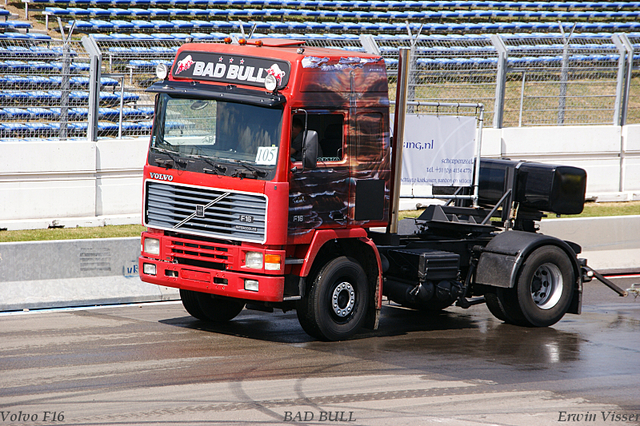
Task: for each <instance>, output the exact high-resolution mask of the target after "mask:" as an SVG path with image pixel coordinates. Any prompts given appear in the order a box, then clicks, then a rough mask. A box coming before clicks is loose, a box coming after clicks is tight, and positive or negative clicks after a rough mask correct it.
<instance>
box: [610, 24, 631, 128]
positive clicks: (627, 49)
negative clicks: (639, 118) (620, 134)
mask: <svg viewBox="0 0 640 426" xmlns="http://www.w3.org/2000/svg"><path fill="white" fill-rule="evenodd" d="M611 39H612V41H613V44H615V45H616V47H617V48H618V52H619V54H620V58H619V59H618V76H617V81H616V101H615V108H614V112H613V124H614V125H615V126H624V125H625V123H626V121H627V109H628V108H629V90H630V88H631V73H632V71H633V53H634V49H633V45H632V44H631V42H630V41H629V38H628V37H627V35H626V34H614V35H613V36H611Z"/></svg>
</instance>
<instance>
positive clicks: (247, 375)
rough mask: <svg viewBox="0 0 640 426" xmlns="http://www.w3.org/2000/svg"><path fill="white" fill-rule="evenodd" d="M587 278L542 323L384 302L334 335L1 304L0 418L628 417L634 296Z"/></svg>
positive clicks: (635, 332)
mask: <svg viewBox="0 0 640 426" xmlns="http://www.w3.org/2000/svg"><path fill="white" fill-rule="evenodd" d="M615 281H616V283H617V284H618V285H620V286H622V287H624V288H627V287H629V286H630V284H631V283H632V282H638V281H640V277H632V278H619V279H616V280H615ZM585 286H586V288H585V295H584V296H585V297H584V307H583V313H582V315H580V316H575V315H567V316H566V317H565V318H564V319H563V320H562V321H561V322H559V323H558V324H556V325H555V326H553V327H550V328H542V329H533V328H520V327H515V326H510V325H506V324H502V323H500V322H499V321H497V320H496V319H495V318H493V317H492V316H491V315H490V314H489V312H488V310H487V308H486V307H485V306H482V305H480V306H473V307H471V308H470V309H468V310H462V309H460V308H448V309H447V310H446V311H444V312H443V313H440V314H431V315H428V314H424V313H419V312H415V311H410V310H405V309H402V308H398V307H395V306H391V305H386V306H385V307H384V309H383V315H382V318H381V321H380V328H379V330H377V331H375V332H373V331H365V332H363V333H361V334H359V335H358V336H357V337H356V338H355V339H352V340H350V341H346V342H333V343H325V342H318V341H314V340H313V339H312V338H310V337H309V336H307V335H306V334H305V333H304V332H303V331H302V329H301V328H300V326H299V325H298V322H297V319H296V315H295V313H294V312H287V313H282V312H276V313H271V314H270V313H263V312H256V311H247V310H245V311H243V312H242V313H241V314H240V315H239V316H238V317H237V318H236V319H235V320H234V321H232V322H230V323H227V324H223V325H211V324H207V323H204V322H201V321H198V320H195V319H193V318H191V317H189V316H188V314H187V313H186V312H185V311H184V309H183V308H182V306H181V304H180V303H179V302H178V303H177V302H161V303H148V304H139V305H121V306H112V307H101V308H79V309H60V310H45V311H32V312H24V313H23V312H18V313H6V314H0V342H1V343H0V416H1V417H0V425H4V424H20V425H23V424H24V425H41V424H51V425H150V424H153V425H230V424H254V425H282V424H310V425H315V424H348V425H431V424H433V425H436V424H437V425H462V426H467V425H483V426H484V425H517V426H520V425H525V426H526V425H534V426H542V425H563V424H570V425H587V424H588V425H621V424H640V392H639V390H640V299H638V300H637V301H634V298H633V296H630V297H627V298H621V297H619V296H617V295H616V294H615V293H613V292H612V291H611V290H609V289H607V288H605V287H604V286H602V285H600V284H597V283H595V282H594V283H588V284H586V285H585Z"/></svg>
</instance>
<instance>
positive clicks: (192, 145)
mask: <svg viewBox="0 0 640 426" xmlns="http://www.w3.org/2000/svg"><path fill="white" fill-rule="evenodd" d="M148 91H149V92H151V93H155V94H156V101H155V111H156V112H155V118H154V123H153V130H152V135H151V141H150V147H149V153H148V159H147V163H146V165H145V168H144V189H143V190H144V214H143V223H144V225H146V226H147V228H148V230H147V231H146V232H144V233H143V235H142V253H141V256H140V271H141V278H142V280H143V281H146V282H151V283H155V284H159V285H165V286H170V287H177V288H179V289H180V292H181V297H182V299H183V302H184V304H185V308H186V309H187V310H188V311H189V312H190V313H191V314H192V315H193V316H195V317H197V318H200V319H203V320H214V321H221V320H228V319H230V318H232V317H233V316H235V315H236V314H237V313H239V312H240V310H241V309H242V308H243V306H245V304H249V306H252V307H257V308H260V309H272V308H273V307H278V308H282V309H294V308H300V306H299V304H300V301H301V300H304V299H307V298H308V296H309V294H308V293H309V290H310V283H309V282H308V277H309V276H311V277H313V279H315V278H316V277H317V274H318V272H319V271H318V270H317V269H318V268H319V266H318V265H322V266H324V265H325V263H326V261H327V260H331V259H330V258H340V257H341V256H340V254H341V253H342V256H343V257H345V259H346V258H348V259H351V260H348V259H347V260H346V261H345V262H346V266H347V269H349V268H352V267H353V266H354V265H355V267H356V269H357V270H356V271H355V272H353V271H351V272H350V273H351V274H352V275H361V276H359V277H358V280H360V281H362V282H364V284H362V285H361V286H362V287H363V288H362V289H360V288H359V287H360V286H358V285H355V284H348V283H347V284H344V283H343V285H342V287H340V288H339V289H337V287H336V288H333V289H330V290H329V292H330V293H331V297H334V296H335V299H336V303H335V308H330V309H331V312H332V313H333V315H334V317H335V318H336V319H337V320H336V324H337V326H340V327H341V328H342V329H345V328H348V329H349V330H351V329H357V328H359V327H360V326H361V325H363V324H364V323H365V322H368V323H369V324H370V325H371V326H374V324H375V313H376V312H377V310H378V309H379V306H380V298H381V294H380V288H381V287H380V285H381V274H380V272H379V271H380V268H379V264H380V258H379V256H378V255H377V251H376V250H375V246H374V244H373V243H372V241H371V240H370V239H369V238H368V237H367V231H366V228H370V227H376V226H386V225H387V223H388V220H389V181H390V177H391V175H390V168H391V167H390V143H389V100H388V86H387V75H386V70H385V65H384V62H383V60H382V58H380V57H378V56H374V55H369V54H364V53H357V52H347V51H339V50H334V49H320V48H311V47H306V46H304V44H303V43H301V42H297V41H290V40H286V41H283V40H269V39H263V40H256V41H253V40H249V41H248V42H246V41H245V42H243V43H242V44H195V43H192V44H185V45H183V46H181V47H180V49H179V50H178V52H177V55H176V58H175V61H174V63H173V65H172V67H171V69H170V70H168V73H167V75H166V77H164V78H163V79H162V81H158V82H157V83H155V84H154V85H153V86H151V87H150V88H149V89H148ZM294 122H297V123H298V124H299V123H301V124H302V131H301V132H300V134H299V135H297V137H298V139H297V140H296V138H295V137H292V127H293V125H294ZM293 133H295V131H294V132H293ZM292 145H293V146H294V147H295V146H298V148H301V149H302V152H300V150H299V149H298V150H296V149H295V148H292ZM338 246H340V247H338ZM318 259H321V261H320V262H318ZM345 262H343V263H345ZM314 265H315V269H314ZM358 268H359V269H358ZM312 269H313V270H312ZM342 269H344V268H343V267H341V268H338V270H342ZM345 283H346V281H345ZM358 292H362V294H358ZM302 310H303V311H304V310H305V309H304V308H302ZM299 316H300V313H299ZM301 322H302V323H303V327H305V329H309V328H314V327H316V325H313V324H311V325H309V324H304V323H305V320H304V319H302V320H301ZM307 323H308V321H307ZM334 325H335V324H334ZM340 327H339V328H340ZM307 331H309V330H307ZM323 333H324V332H323ZM342 333H343V332H338V334H335V336H334V335H331V336H334V337H338V335H342ZM315 334H317V333H315Z"/></svg>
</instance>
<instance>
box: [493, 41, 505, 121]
mask: <svg viewBox="0 0 640 426" xmlns="http://www.w3.org/2000/svg"><path fill="white" fill-rule="evenodd" d="M491 43H492V44H493V47H495V48H496V51H497V53H498V70H497V72H496V96H495V97H496V99H495V105H494V108H493V128H494V129H501V128H502V120H503V118H504V97H505V91H506V86H507V58H508V52H507V47H506V46H505V44H504V42H503V41H502V38H501V37H500V36H499V35H497V34H492V35H491Z"/></svg>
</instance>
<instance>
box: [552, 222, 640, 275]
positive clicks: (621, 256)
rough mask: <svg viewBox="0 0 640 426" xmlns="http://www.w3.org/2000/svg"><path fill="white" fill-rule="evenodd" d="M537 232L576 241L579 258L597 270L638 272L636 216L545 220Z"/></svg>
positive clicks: (639, 243)
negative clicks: (579, 248)
mask: <svg viewBox="0 0 640 426" xmlns="http://www.w3.org/2000/svg"><path fill="white" fill-rule="evenodd" d="M540 232H542V233H543V234H546V235H553V236H554V237H558V238H561V239H563V240H569V241H573V242H574V243H577V244H580V246H582V254H580V256H579V257H583V258H585V259H587V260H588V265H589V266H591V267H592V268H594V269H596V270H598V271H600V272H604V273H615V272H616V271H623V270H624V271H637V272H640V215H638V216H612V217H594V218H575V219H545V220H543V221H541V222H540Z"/></svg>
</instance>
